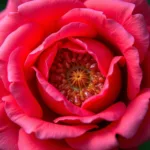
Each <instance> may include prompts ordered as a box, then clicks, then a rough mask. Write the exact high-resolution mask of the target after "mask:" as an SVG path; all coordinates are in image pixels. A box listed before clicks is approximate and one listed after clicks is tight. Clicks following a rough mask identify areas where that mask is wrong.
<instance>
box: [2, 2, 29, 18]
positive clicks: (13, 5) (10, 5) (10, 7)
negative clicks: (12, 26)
mask: <svg viewBox="0 0 150 150" xmlns="http://www.w3.org/2000/svg"><path fill="white" fill-rule="evenodd" d="M26 1H30V0H21V1H20V0H8V2H7V6H6V8H5V9H4V10H3V11H2V12H0V19H2V18H3V17H4V16H6V15H7V14H8V13H9V12H16V11H17V9H18V6H19V5H20V4H22V3H24V2H26Z"/></svg>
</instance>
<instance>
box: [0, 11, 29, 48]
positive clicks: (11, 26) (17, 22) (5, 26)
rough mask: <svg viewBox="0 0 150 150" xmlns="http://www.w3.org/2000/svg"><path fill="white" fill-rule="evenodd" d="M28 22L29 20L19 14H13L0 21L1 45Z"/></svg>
mask: <svg viewBox="0 0 150 150" xmlns="http://www.w3.org/2000/svg"><path fill="white" fill-rule="evenodd" d="M26 22H27V19H25V18H22V16H21V15H20V14H19V13H17V12H11V13H9V14H8V15H7V16H6V17H4V18H3V19H2V20H1V21H0V45H1V44H2V43H3V41H4V40H5V39H6V37H7V36H8V35H9V34H10V33H11V32H13V31H14V30H16V29H17V28H18V27H19V26H21V25H22V24H24V23H26Z"/></svg>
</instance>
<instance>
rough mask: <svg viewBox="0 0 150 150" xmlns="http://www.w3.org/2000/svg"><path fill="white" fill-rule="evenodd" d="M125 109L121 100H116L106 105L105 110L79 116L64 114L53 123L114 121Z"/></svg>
mask: <svg viewBox="0 0 150 150" xmlns="http://www.w3.org/2000/svg"><path fill="white" fill-rule="evenodd" d="M125 110H126V106H125V104H124V103H122V102H118V103H116V104H113V105H112V106H110V107H108V108H107V109H106V110H104V111H102V112H100V113H98V114H95V115H92V116H87V117H79V116H64V117H58V118H56V119H55V120H54V122H55V123H58V122H61V123H67V124H81V123H84V124H91V123H92V124H95V123H99V122H101V121H102V120H107V121H115V120H118V119H119V118H120V117H122V115H123V114H124V112H125Z"/></svg>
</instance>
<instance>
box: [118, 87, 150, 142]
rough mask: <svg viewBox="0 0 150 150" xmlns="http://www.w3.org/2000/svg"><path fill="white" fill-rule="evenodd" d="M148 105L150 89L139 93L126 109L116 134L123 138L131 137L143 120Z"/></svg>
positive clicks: (149, 102)
mask: <svg viewBox="0 0 150 150" xmlns="http://www.w3.org/2000/svg"><path fill="white" fill-rule="evenodd" d="M149 104H150V89H146V90H144V91H143V92H141V93H140V94H139V95H138V96H137V97H136V98H135V99H134V100H133V101H131V102H130V104H129V106H128V107H127V110H126V113H125V114H124V115H123V117H122V119H121V120H120V123H119V125H118V128H117V129H116V132H117V133H118V134H119V135H121V136H123V137H125V138H127V139H128V138H131V137H133V136H134V135H135V134H136V132H137V131H138V129H139V126H140V125H141V123H142V122H143V120H144V117H145V115H146V113H147V112H148V107H149Z"/></svg>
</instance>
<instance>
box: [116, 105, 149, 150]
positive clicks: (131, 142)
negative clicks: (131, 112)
mask: <svg viewBox="0 0 150 150" xmlns="http://www.w3.org/2000/svg"><path fill="white" fill-rule="evenodd" d="M149 117H150V105H149V111H148V112H147V114H146V116H145V118H144V120H143V121H142V123H141V125H140V127H139V129H138V131H137V132H136V134H135V135H134V136H133V137H132V138H130V139H126V138H123V137H122V138H121V137H120V138H119V143H120V147H121V148H131V147H138V146H139V145H141V144H143V143H144V142H146V141H148V140H150V119H149ZM137 141H138V142H137Z"/></svg>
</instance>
